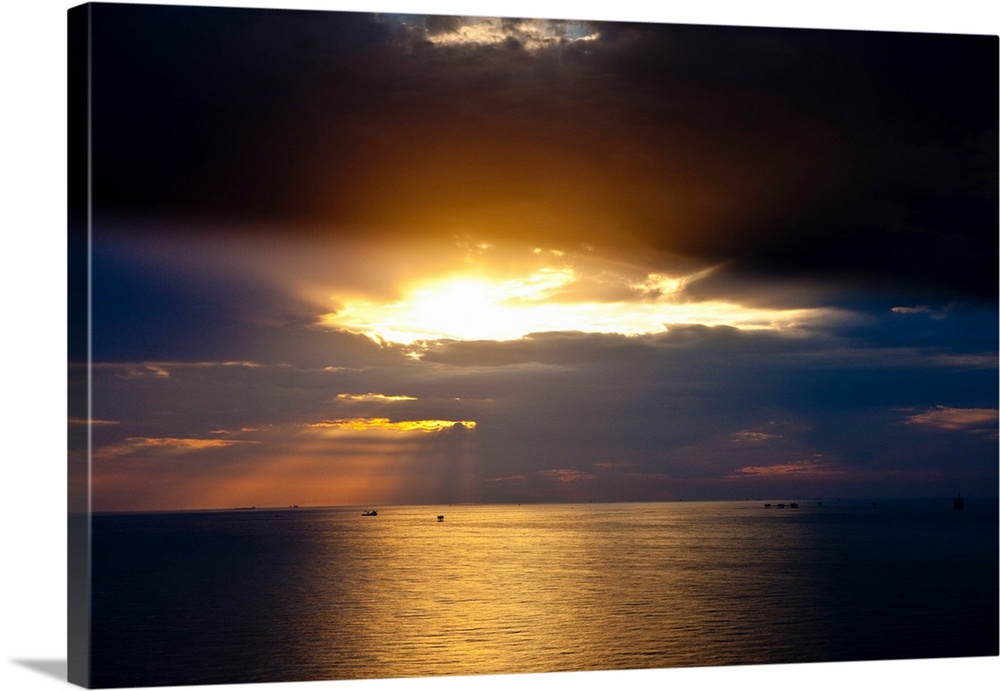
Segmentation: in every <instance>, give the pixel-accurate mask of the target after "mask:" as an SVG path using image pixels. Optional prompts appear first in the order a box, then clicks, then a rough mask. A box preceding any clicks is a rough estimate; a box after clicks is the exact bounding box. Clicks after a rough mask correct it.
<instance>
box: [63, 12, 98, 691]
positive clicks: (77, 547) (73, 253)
mask: <svg viewBox="0 0 1000 691" xmlns="http://www.w3.org/2000/svg"><path fill="white" fill-rule="evenodd" d="M91 11H92V7H91V6H90V5H80V6H76V7H72V8H70V9H69V10H67V14H66V20H67V24H66V30H67V181H66V182H67V187H66V194H67V219H66V220H67V307H68V312H67V327H68V328H67V382H66V383H67V428H68V429H67V612H66V614H67V641H66V644H67V645H66V653H67V667H66V675H67V681H69V682H70V683H72V684H76V685H79V686H83V687H85V688H89V686H90V616H91V606H90V601H91V598H90V595H91V583H90V153H91V152H90V45H91V36H90V28H91Z"/></svg>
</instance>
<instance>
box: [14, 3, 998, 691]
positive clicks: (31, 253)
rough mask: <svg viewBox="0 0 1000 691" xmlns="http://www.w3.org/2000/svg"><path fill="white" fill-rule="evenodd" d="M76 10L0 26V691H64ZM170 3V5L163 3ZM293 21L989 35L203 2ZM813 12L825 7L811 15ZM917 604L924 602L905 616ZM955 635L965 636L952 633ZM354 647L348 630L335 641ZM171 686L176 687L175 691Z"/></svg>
mask: <svg viewBox="0 0 1000 691" xmlns="http://www.w3.org/2000/svg"><path fill="white" fill-rule="evenodd" d="M74 4H76V3H73V2H57V1H55V0H14V2H11V3H8V4H7V5H5V6H4V10H5V11H4V14H3V18H2V20H0V31H2V37H0V38H2V40H0V50H2V51H3V60H2V63H0V65H2V69H3V81H2V82H0V84H2V90H0V95H2V99H0V121H2V125H3V126H2V127H0V133H2V137H3V145H2V147H0V174H2V176H3V178H2V183H3V184H2V185H0V202H2V206H0V209H2V212H3V216H2V219H3V226H2V231H3V233H2V244H0V262H2V264H0V281H2V290H0V296H2V300H3V303H2V310H0V355H2V357H0V367H2V370H0V372H2V378H0V406H2V408H0V413H2V414H0V423H2V426H0V429H2V430H3V431H4V436H5V442H6V443H5V444H4V445H3V446H2V447H0V448H2V450H3V469H4V474H3V475H2V476H0V477H2V479H0V512H2V513H0V526H2V528H0V529H2V531H3V532H2V543H0V544H2V550H0V635H2V647H0V688H4V689H14V690H16V691H21V690H24V691H31V690H33V689H56V688H65V687H66V682H65V681H64V679H65V661H66V623H65V618H66V575H65V573H66V556H65V555H66V530H65V506H66V501H65V494H66V479H65V458H66V454H65V447H66V433H65V418H66V412H65V411H66V394H65V372H66V370H65V362H66V347H65V341H66V327H65V323H66V302H65V290H66V278H65V267H66V249H65V227H66V221H65V219H66V204H65V157H66V152H65V146H66V135H65V132H66V116H65V90H66V78H65V64H66V47H65V46H66V10H67V9H69V8H70V7H72V6H73V5H74ZM170 4H179V3H170ZM182 4H189V5H204V4H210V5H224V6H244V7H249V6H254V7H275V8H279V7H290V8H302V9H342V10H362V11H409V12H414V13H435V14H467V15H468V14H473V15H482V16H523V17H553V18H576V19H629V20H639V21H660V22H674V23H694V24H725V25H743V26H747V25H757V26H786V27H815V28H842V29H868V30H873V29H877V30H890V31H930V32H945V33H977V34H990V35H994V36H995V35H997V34H998V17H1000V9H998V8H1000V3H997V2H995V0H982V1H973V0H941V1H939V2H935V3H918V2H917V0H908V1H889V0H867V1H860V0H839V1H837V2H829V1H828V2H824V3H817V2H815V1H813V2H810V1H809V0H798V1H794V2H782V1H777V0H754V1H750V0H744V1H742V2H740V1H738V0H732V1H723V0H701V1H700V2H691V1H688V2H676V3H655V5H654V4H653V3H651V2H650V0H614V1H613V2H604V3H599V2H594V1H593V0H576V1H570V0H533V1H529V0H478V1H476V0H367V1H365V0H327V1H325V2H322V1H320V2H316V1H313V2H310V1H308V0H301V1H292V2H288V1H281V0H271V1H268V2H255V1H253V0H248V1H245V2H228V1H226V0H217V1H215V2H204V1H198V0H189V1H187V2H184V3H182ZM817 5H822V6H820V7H817ZM914 606H919V603H914ZM959 625H960V623H959ZM345 633H346V634H348V635H349V632H345ZM998 670H1000V658H976V659H971V660H931V661H927V660H921V661H895V662H888V663H851V664H809V665H793V666H784V665H783V666H765V667H735V668H733V667H731V668H716V669H694V670H692V669H680V670H652V671H636V672H613V673H612V672H608V673H575V674H547V675H518V676H514V677H475V678H468V677H466V678H455V677H452V678H438V679H418V680H403V681H383V680H376V681H346V682H308V683H305V684H295V685H293V684H290V683H282V684H259V685H250V686H247V685H242V686H237V685H223V686H208V687H201V688H204V689H206V691H208V690H210V689H212V690H214V689H233V690H236V689H242V691H251V689H253V691H257V689H260V691H272V690H274V689H288V690H291V689H295V690H296V691H305V690H307V689H310V690H311V689H316V690H317V691H318V690H321V689H323V690H325V689H329V690H330V691H355V690H356V691H418V690H419V691H424V690H426V689H434V690H435V691H449V690H454V689H475V690H480V691H481V690H486V689H489V690H494V689H506V688H510V687H511V686H512V685H516V686H518V687H519V688H520V689H542V688H552V687H553V686H555V687H559V686H562V685H565V684H569V685H572V686H574V687H583V688H595V689H603V688H610V687H624V686H627V687H629V688H630V689H639V690H642V689H653V688H657V689H659V688H663V687H672V688H680V689H685V688H695V687H707V688H710V689H711V688H715V687H717V686H722V685H727V686H732V687H734V688H739V689H740V690H741V691H742V690H743V689H751V690H753V689H792V688H801V687H809V688H811V689H819V690H825V689H843V688H856V689H876V688H880V687H883V688H884V687H902V688H906V689H942V688H948V687H962V686H967V685H969V684H976V685H977V686H978V685H980V684H982V683H983V682H985V681H987V680H992V681H993V682H995V681H996V680H998V679H1000V674H998ZM170 688H174V687H170ZM177 688H181V687H177Z"/></svg>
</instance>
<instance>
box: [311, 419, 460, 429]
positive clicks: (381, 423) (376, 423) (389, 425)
mask: <svg viewBox="0 0 1000 691" xmlns="http://www.w3.org/2000/svg"><path fill="white" fill-rule="evenodd" d="M456 425H460V426H462V427H465V428H466V429H475V427H476V423H475V421H473V420H399V421H396V422H393V421H392V420H390V419H389V418H386V417H353V418H341V419H337V420H323V421H321V422H314V423H311V424H309V425H307V427H310V428H314V429H316V428H318V429H332V430H346V431H350V432H368V431H387V432H439V431H441V430H446V429H452V428H453V427H455V426H456Z"/></svg>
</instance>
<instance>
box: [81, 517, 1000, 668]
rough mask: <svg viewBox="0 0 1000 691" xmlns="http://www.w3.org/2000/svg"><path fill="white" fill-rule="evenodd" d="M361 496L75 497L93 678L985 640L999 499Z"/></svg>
mask: <svg viewBox="0 0 1000 691" xmlns="http://www.w3.org/2000/svg"><path fill="white" fill-rule="evenodd" d="M365 508H369V507H337V508H285V509H263V508H257V509H252V510H233V511H200V512H163V513H144V514H97V515H95V516H93V519H92V534H93V547H92V555H93V567H92V578H93V580H92V583H93V586H92V587H93V608H92V609H93V611H92V619H91V623H92V641H91V645H92V650H91V653H92V668H91V669H92V680H91V684H92V686H94V687H105V688H106V687H137V686H152V685H183V684H235V683H244V682H278V681H295V680H321V679H365V678H401V677H427V676H438V675H480V674H513V673H528V672H552V671H584V670H626V669H644V668H667V667H694V666H708V665H712V666H714V665H746V664H772V663H774V664H777V663H782V664H784V663H795V662H834V661H857V660H895V659H916V658H938V657H970V656H992V655H997V654H998V652H1000V650H998V611H1000V605H998V563H1000V560H998V544H1000V541H998V505H997V500H996V499H985V500H975V499H970V500H967V504H966V508H965V510H963V511H956V510H954V509H953V508H952V505H951V500H950V499H936V500H930V499H928V500H895V501H892V500H881V499H880V500H879V501H878V503H877V506H872V504H871V502H870V501H848V500H830V499H828V500H824V501H822V502H818V501H816V500H800V501H799V502H798V506H797V508H791V507H790V506H788V505H787V503H786V506H785V507H784V508H778V504H777V503H776V502H772V503H771V507H770V508H765V507H764V502H762V501H747V502H674V503H643V504H640V503H622V504H576V505H572V504H558V505H524V506H517V505H473V506H388V507H375V508H377V509H378V515H377V516H363V515H362V511H363V510H364V509H365ZM439 514H440V515H443V516H444V519H443V520H438V518H437V517H438V515H439Z"/></svg>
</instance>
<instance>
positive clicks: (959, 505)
mask: <svg viewBox="0 0 1000 691" xmlns="http://www.w3.org/2000/svg"><path fill="white" fill-rule="evenodd" d="M951 505H952V507H954V509H955V510H956V511H961V510H962V509H964V508H965V500H964V499H962V495H961V494H959V495H958V496H957V497H955V498H954V499H952V500H951Z"/></svg>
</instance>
